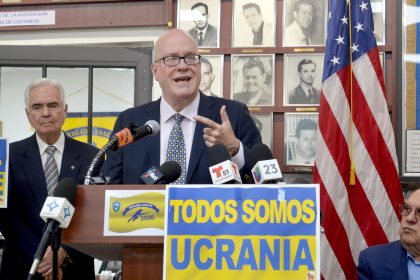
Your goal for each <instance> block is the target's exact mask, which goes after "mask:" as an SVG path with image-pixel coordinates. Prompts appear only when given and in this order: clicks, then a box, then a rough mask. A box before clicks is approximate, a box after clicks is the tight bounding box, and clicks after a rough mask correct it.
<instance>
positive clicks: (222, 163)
mask: <svg viewBox="0 0 420 280" xmlns="http://www.w3.org/2000/svg"><path fill="white" fill-rule="evenodd" d="M208 155H209V162H210V167H209V171H210V175H211V180H212V182H213V184H214V185H219V184H242V180H241V175H240V174H239V168H238V166H237V165H236V164H235V163H234V162H233V161H231V160H230V156H229V152H228V151H227V149H226V147H225V146H223V145H222V144H216V145H213V146H211V147H210V148H209V149H208Z"/></svg>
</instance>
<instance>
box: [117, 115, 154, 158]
mask: <svg viewBox="0 0 420 280" xmlns="http://www.w3.org/2000/svg"><path fill="white" fill-rule="evenodd" d="M159 130H160V125H159V123H158V122H157V121H155V120H150V121H147V122H146V123H145V124H144V125H143V126H141V127H136V126H135V125H130V126H129V127H128V128H124V129H122V130H120V131H119V132H117V133H115V134H114V135H113V136H112V137H111V140H110V142H113V144H112V145H111V150H113V151H116V150H118V149H119V148H121V147H123V146H125V145H127V144H130V143H132V142H134V141H136V140H138V139H140V138H143V137H144V136H147V135H156V134H158V132H159Z"/></svg>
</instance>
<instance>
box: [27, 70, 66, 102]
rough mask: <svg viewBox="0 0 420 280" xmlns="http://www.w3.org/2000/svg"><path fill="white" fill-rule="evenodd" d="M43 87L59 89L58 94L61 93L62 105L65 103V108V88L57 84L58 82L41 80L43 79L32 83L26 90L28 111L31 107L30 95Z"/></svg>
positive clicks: (47, 79)
mask: <svg viewBox="0 0 420 280" xmlns="http://www.w3.org/2000/svg"><path fill="white" fill-rule="evenodd" d="M41 86H53V87H56V88H57V89H58V92H59V93H60V100H61V103H63V106H65V105H66V95H65V93H64V88H63V86H62V85H61V84H60V83H59V82H57V81H56V80H53V79H49V78H41V79H38V80H35V81H33V82H32V83H30V84H29V86H28V87H27V88H26V90H25V107H26V109H29V108H28V107H29V93H30V92H31V91H32V90H33V89H35V88H37V87H41Z"/></svg>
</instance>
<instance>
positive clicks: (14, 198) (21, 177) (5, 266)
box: [0, 134, 98, 280]
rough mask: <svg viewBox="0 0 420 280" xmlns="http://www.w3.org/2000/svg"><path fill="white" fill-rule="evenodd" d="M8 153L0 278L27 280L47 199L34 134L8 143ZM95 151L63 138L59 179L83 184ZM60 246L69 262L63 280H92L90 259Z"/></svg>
mask: <svg viewBox="0 0 420 280" xmlns="http://www.w3.org/2000/svg"><path fill="white" fill-rule="evenodd" d="M9 151H10V160H9V196H8V206H9V207H8V208H7V209H1V211H0V231H1V232H2V233H3V235H4V237H5V239H6V242H5V248H4V252H3V260H2V266H1V269H0V279H14V280H15V279H16V280H20V279H27V276H28V272H29V269H30V266H31V265H32V261H33V257H34V254H35V251H36V249H37V247H38V244H39V241H40V239H41V237H42V234H43V230H44V225H45V222H44V221H43V220H42V219H41V218H40V216H39V213H40V212H41V208H42V206H43V204H44V202H45V199H46V197H47V186H46V182H45V177H44V171H43V167H42V161H41V156H40V154H39V148H38V143H37V141H36V136H35V134H34V135H32V136H31V137H29V138H26V139H23V140H21V141H18V142H14V143H12V144H10V147H9ZM97 151H98V149H97V148H95V147H93V146H91V145H88V144H85V143H82V142H79V141H76V140H73V139H71V138H69V137H67V136H66V137H65V144H64V153H63V158H62V163H61V170H60V177H59V180H61V179H63V178H73V179H75V180H76V181H77V182H78V183H79V184H83V179H84V175H86V172H87V170H88V167H89V164H90V162H91V160H92V159H93V157H94V156H95V155H96V153H97ZM63 247H64V248H65V250H66V252H67V253H68V254H69V256H70V258H71V259H72V262H73V263H72V264H68V266H67V267H66V268H65V269H63V273H64V275H63V276H64V278H63V279H78V280H82V279H95V275H94V266H93V258H91V257H89V256H87V255H85V254H82V253H80V252H78V251H76V250H74V249H72V248H70V247H67V246H63ZM38 277H40V276H39V275H38ZM36 279H38V278H36ZM39 279H42V278H41V277H40V278H39Z"/></svg>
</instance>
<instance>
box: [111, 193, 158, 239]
mask: <svg viewBox="0 0 420 280" xmlns="http://www.w3.org/2000/svg"><path fill="white" fill-rule="evenodd" d="M164 210H165V193H164V191H141V190H107V191H106V192H105V211H104V213H105V217H104V235H105V236H106V235H131V236H138V235H163V233H164V230H163V228H164V222H165V220H164V219H165V211H164Z"/></svg>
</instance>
